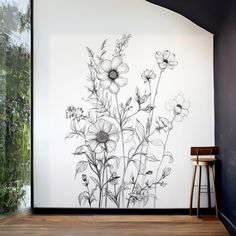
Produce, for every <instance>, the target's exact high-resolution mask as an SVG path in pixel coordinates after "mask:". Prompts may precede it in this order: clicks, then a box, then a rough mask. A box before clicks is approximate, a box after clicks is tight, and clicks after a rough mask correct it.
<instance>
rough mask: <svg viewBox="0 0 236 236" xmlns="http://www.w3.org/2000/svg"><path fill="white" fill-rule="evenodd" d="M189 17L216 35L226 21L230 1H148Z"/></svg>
mask: <svg viewBox="0 0 236 236" xmlns="http://www.w3.org/2000/svg"><path fill="white" fill-rule="evenodd" d="M147 1H148V2H151V3H154V4H157V5H159V6H162V7H165V8H168V9H170V10H172V11H175V12H177V13H180V14H181V15H183V16H185V17H187V18H188V19H190V20H191V21H193V22H194V23H196V24H197V25H199V26H201V27H202V28H204V29H206V30H208V31H209V32H211V33H214V34H216V33H217V32H218V31H219V27H220V25H221V23H222V20H224V15H225V11H226V9H227V5H228V0H147Z"/></svg>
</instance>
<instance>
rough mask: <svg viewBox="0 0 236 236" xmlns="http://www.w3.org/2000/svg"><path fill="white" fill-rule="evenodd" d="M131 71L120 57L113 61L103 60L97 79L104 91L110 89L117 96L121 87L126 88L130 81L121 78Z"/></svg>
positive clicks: (114, 58)
mask: <svg viewBox="0 0 236 236" xmlns="http://www.w3.org/2000/svg"><path fill="white" fill-rule="evenodd" d="M128 71H129V67H128V65H127V64H125V63H123V61H122V58H121V57H120V56H117V57H113V59H112V60H107V59H105V60H103V61H102V63H101V72H100V73H99V74H98V75H97V78H98V79H99V80H100V81H101V83H100V84H101V87H102V88H103V89H109V91H110V92H111V93H113V94H117V93H118V92H119V90H120V87H124V86H125V85H126V84H127V83H128V80H127V78H124V77H123V76H121V75H122V74H124V73H127V72H128Z"/></svg>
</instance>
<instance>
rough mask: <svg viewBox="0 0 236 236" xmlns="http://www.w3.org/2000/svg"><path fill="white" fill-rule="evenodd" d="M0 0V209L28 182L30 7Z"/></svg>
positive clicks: (18, 197) (13, 203) (9, 206)
mask: <svg viewBox="0 0 236 236" xmlns="http://www.w3.org/2000/svg"><path fill="white" fill-rule="evenodd" d="M19 9H20V8H18V7H16V6H13V5H11V4H7V3H6V2H5V3H3V4H1V3H0V213H3V212H9V211H14V210H16V209H17V208H18V207H19V205H20V204H21V202H22V200H23V199H24V196H25V190H24V188H23V187H24V186H25V185H28V184H29V183H30V73H31V72H30V48H29V46H28V45H27V44H26V43H22V42H21V39H20V37H19V35H20V34H21V33H22V32H25V33H27V32H28V33H29V26H30V14H29V13H30V8H28V10H27V12H25V13H22V12H21V11H20V10H19Z"/></svg>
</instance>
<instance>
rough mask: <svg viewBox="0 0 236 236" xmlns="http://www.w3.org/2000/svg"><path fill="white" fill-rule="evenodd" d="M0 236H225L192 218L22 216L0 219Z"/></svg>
mask: <svg viewBox="0 0 236 236" xmlns="http://www.w3.org/2000/svg"><path fill="white" fill-rule="evenodd" d="M0 235H4V236H8V235H18V236H20V235H30V236H34V235H37V236H41V235H48V236H49V235H50V236H54V235H55V236H61V235H68V236H73V235H76V236H100V235H102V236H123V235H135V236H141V235H145V236H146V235H147V236H151V235H160V236H161V235H181V236H184V235H191V236H192V235H197V236H201V235H214V236H217V235H229V234H228V233H227V231H226V230H225V228H224V226H223V225H222V223H221V222H220V221H218V220H216V219H215V218H214V217H204V218H201V219H198V218H196V217H195V216H110V215H107V216H98V215H96V216H94V215H90V216H78V215H31V213H23V214H19V215H16V216H14V217H7V218H0Z"/></svg>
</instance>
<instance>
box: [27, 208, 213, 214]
mask: <svg viewBox="0 0 236 236" xmlns="http://www.w3.org/2000/svg"><path fill="white" fill-rule="evenodd" d="M31 210H32V213H33V214H81V215H82V214H83V215H84V214H86V215H90V214H98V215H189V209H188V208H177V209H117V208H116V209H111V208H108V209H99V208H41V207H33V208H32V209H31ZM192 213H193V215H196V213H197V209H196V208H194V209H193V210H192ZM200 214H201V215H214V214H215V211H214V208H212V209H210V210H209V209H208V208H201V209H200Z"/></svg>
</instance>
